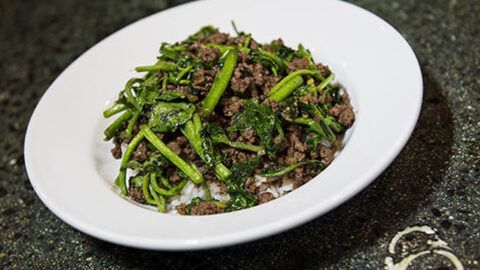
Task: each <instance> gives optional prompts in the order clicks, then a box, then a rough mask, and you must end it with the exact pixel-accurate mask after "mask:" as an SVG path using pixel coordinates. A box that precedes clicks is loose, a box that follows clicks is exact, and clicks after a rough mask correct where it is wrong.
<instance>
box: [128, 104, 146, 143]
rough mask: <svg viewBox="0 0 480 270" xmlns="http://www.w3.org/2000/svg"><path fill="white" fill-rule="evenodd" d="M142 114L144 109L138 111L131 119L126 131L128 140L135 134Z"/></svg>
mask: <svg viewBox="0 0 480 270" xmlns="http://www.w3.org/2000/svg"><path fill="white" fill-rule="evenodd" d="M141 113H142V108H140V109H139V110H137V111H136V112H135V114H134V115H133V117H132V118H130V121H129V122H128V126H127V129H126V130H125V136H126V137H127V138H130V136H132V133H133V128H134V127H135V124H136V123H137V120H138V118H139V117H140V114H141Z"/></svg>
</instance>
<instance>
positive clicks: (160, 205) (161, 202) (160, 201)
mask: <svg viewBox="0 0 480 270" xmlns="http://www.w3.org/2000/svg"><path fill="white" fill-rule="evenodd" d="M149 189H150V193H151V194H152V196H153V200H154V202H155V204H156V205H157V210H158V212H160V213H165V210H166V208H167V207H166V206H165V197H163V196H162V195H158V194H157V193H156V192H155V190H153V189H152V187H151V186H150V187H149Z"/></svg>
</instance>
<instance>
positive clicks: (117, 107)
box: [103, 102, 128, 118]
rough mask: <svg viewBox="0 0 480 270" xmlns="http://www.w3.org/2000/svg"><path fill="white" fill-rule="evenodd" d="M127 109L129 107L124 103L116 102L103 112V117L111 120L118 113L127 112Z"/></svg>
mask: <svg viewBox="0 0 480 270" xmlns="http://www.w3.org/2000/svg"><path fill="white" fill-rule="evenodd" d="M127 108H128V106H127V105H125V104H123V103H117V102H115V103H114V104H113V106H112V107H110V108H108V109H106V110H105V111H103V117H105V118H110V117H111V116H113V115H115V114H117V113H120V112H123V111H125V110H126V109H127Z"/></svg>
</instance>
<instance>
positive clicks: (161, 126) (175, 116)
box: [148, 101, 195, 132]
mask: <svg viewBox="0 0 480 270" xmlns="http://www.w3.org/2000/svg"><path fill="white" fill-rule="evenodd" d="M194 112H195V106H194V105H193V104H191V103H185V102H163V101H159V102H157V105H156V106H155V107H154V108H153V110H152V116H151V118H150V121H149V123H148V124H149V126H150V128H151V129H152V130H153V131H155V132H167V131H175V130H176V129H177V127H179V126H181V125H183V124H185V123H186V122H187V121H188V120H190V118H192V115H193V113H194Z"/></svg>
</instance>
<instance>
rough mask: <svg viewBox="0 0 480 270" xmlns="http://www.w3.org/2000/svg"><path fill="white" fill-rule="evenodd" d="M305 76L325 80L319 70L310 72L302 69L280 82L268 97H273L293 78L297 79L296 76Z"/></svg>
mask: <svg viewBox="0 0 480 270" xmlns="http://www.w3.org/2000/svg"><path fill="white" fill-rule="evenodd" d="M299 75H300V76H304V75H309V76H314V77H316V78H318V79H321V80H324V78H323V77H322V75H321V74H320V72H319V71H317V70H309V69H300V70H297V71H294V72H292V73H290V74H288V75H287V76H286V77H285V78H283V79H282V80H281V81H280V82H278V83H277V84H276V85H275V86H274V87H273V88H272V89H271V90H270V92H269V94H268V96H271V95H273V94H274V93H275V92H277V91H278V90H279V89H280V88H282V87H283V86H284V85H285V84H286V83H288V81H290V80H291V79H292V78H295V77H296V76H299Z"/></svg>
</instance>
